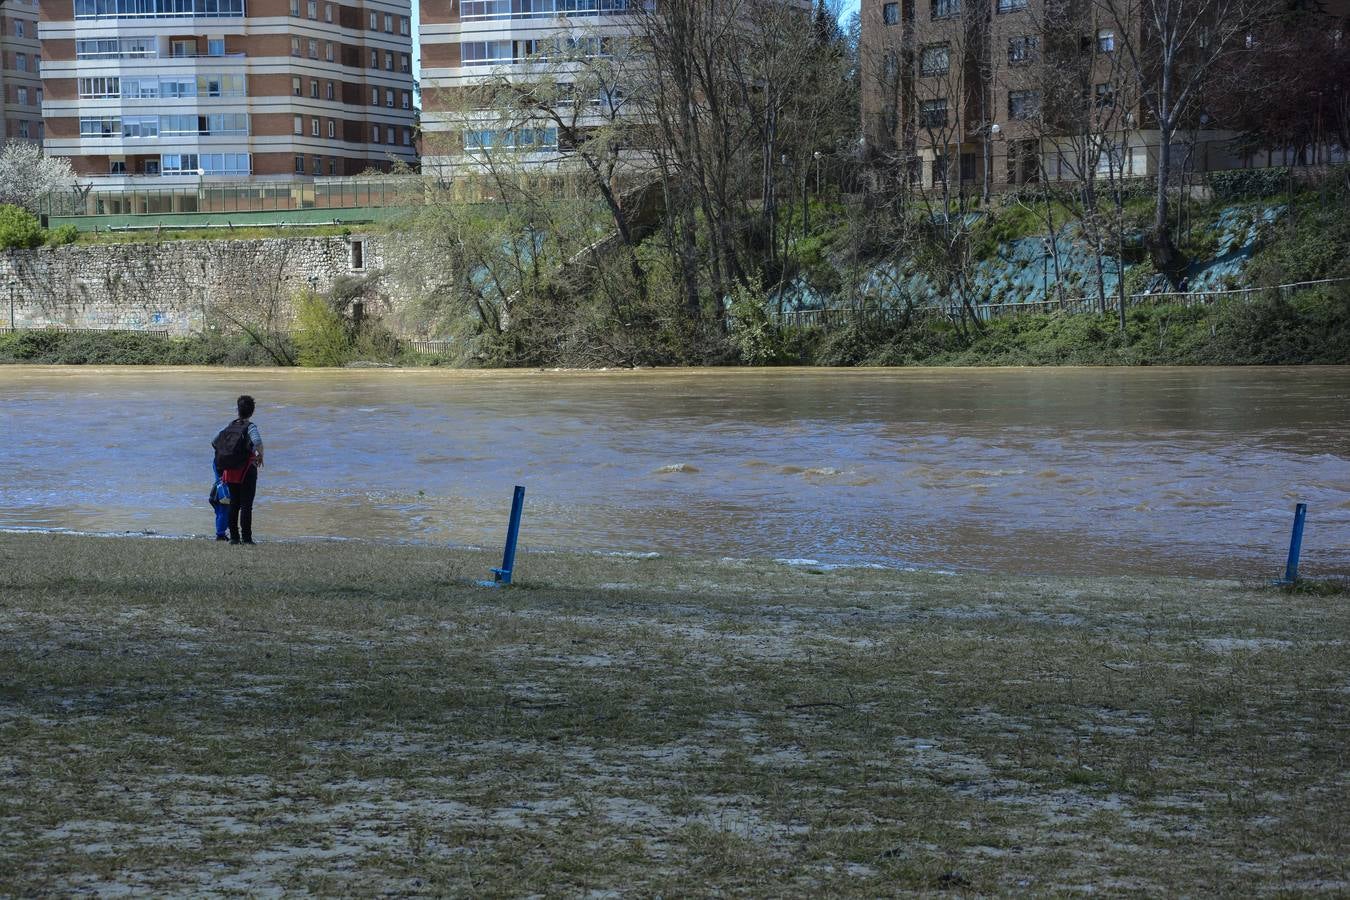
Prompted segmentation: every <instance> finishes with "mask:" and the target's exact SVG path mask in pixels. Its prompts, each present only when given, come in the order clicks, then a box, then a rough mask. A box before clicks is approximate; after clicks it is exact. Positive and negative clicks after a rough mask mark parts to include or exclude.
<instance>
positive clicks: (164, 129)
mask: <svg viewBox="0 0 1350 900" xmlns="http://www.w3.org/2000/svg"><path fill="white" fill-rule="evenodd" d="M222 134H235V135H239V134H242V135H246V134H248V114H247V113H213V114H210V115H205V116H195V115H187V116H184V115H165V116H86V117H83V118H81V119H80V137H82V138H101V139H109V140H112V139H123V140H141V139H145V138H157V137H160V136H161V135H163V136H170V135H172V136H181V135H222Z"/></svg>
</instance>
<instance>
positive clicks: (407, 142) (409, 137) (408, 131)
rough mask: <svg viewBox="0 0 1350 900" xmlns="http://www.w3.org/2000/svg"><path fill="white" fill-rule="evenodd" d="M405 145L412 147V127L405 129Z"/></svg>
mask: <svg viewBox="0 0 1350 900" xmlns="http://www.w3.org/2000/svg"><path fill="white" fill-rule="evenodd" d="M403 146H405V147H411V146H412V129H411V128H407V127H405V128H404V129H403Z"/></svg>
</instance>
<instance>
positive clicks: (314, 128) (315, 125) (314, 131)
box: [309, 116, 319, 137]
mask: <svg viewBox="0 0 1350 900" xmlns="http://www.w3.org/2000/svg"><path fill="white" fill-rule="evenodd" d="M309 134H310V136H311V137H318V136H319V117H318V116H315V117H314V118H312V119H310V120H309Z"/></svg>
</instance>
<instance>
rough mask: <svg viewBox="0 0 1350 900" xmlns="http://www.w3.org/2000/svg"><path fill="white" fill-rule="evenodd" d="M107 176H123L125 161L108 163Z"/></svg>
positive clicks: (125, 171)
mask: <svg viewBox="0 0 1350 900" xmlns="http://www.w3.org/2000/svg"><path fill="white" fill-rule="evenodd" d="M108 174H109V175H125V174H127V164H126V161H125V160H113V161H112V162H109V163H108Z"/></svg>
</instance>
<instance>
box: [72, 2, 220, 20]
mask: <svg viewBox="0 0 1350 900" xmlns="http://www.w3.org/2000/svg"><path fill="white" fill-rule="evenodd" d="M243 17H244V0H75V18H77V19H242V18H243Z"/></svg>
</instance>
